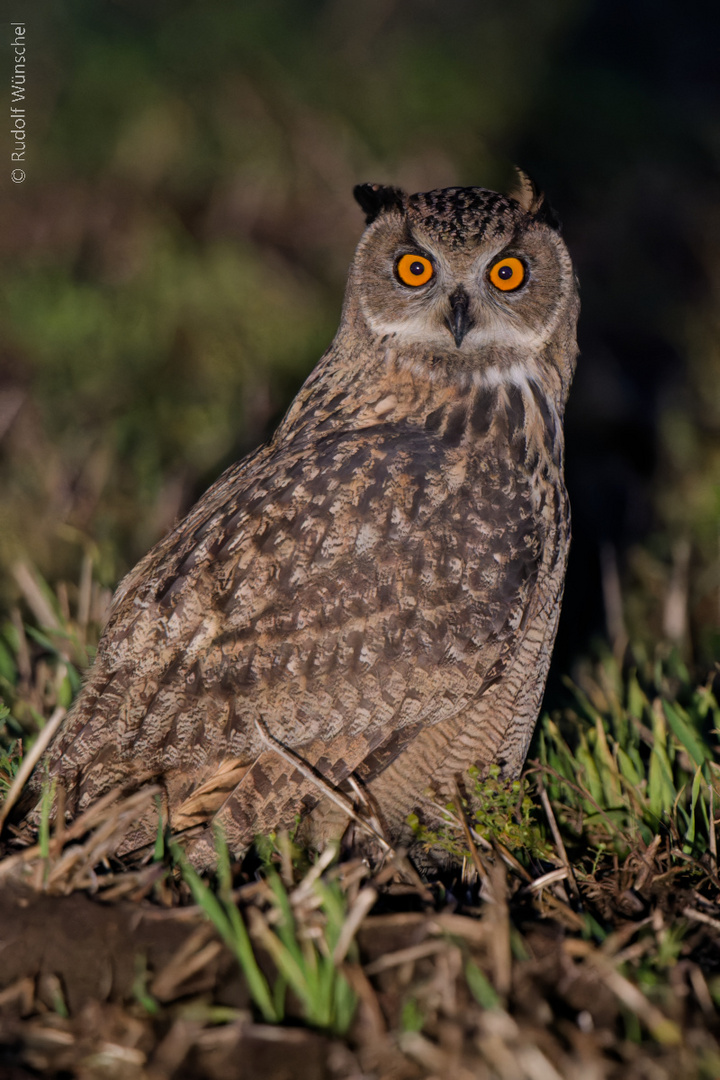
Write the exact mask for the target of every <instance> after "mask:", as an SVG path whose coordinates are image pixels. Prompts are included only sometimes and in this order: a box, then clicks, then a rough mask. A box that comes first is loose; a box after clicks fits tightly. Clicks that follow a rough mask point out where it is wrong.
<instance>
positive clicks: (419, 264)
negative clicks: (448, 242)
mask: <svg viewBox="0 0 720 1080" xmlns="http://www.w3.org/2000/svg"><path fill="white" fill-rule="evenodd" d="M395 273H396V274H397V276H398V278H399V279H400V281H402V283H403V285H411V286H412V287H413V288H417V286H418V285H425V284H427V282H428V281H429V280H430V278H431V277H432V276H433V274H434V273H435V268H434V267H433V264H432V263H431V262H430V260H429V259H426V258H425V256H424V255H402V256H401V257H400V258H399V259H398V262H397V266H396V267H395Z"/></svg>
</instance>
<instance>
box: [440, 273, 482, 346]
mask: <svg viewBox="0 0 720 1080" xmlns="http://www.w3.org/2000/svg"><path fill="white" fill-rule="evenodd" d="M469 308H470V297H469V296H468V294H467V293H466V292H465V290H464V289H463V287H462V285H458V287H457V289H456V290H455V292H454V293H451V295H450V314H449V315H448V317H447V319H446V320H445V323H446V325H447V328H448V330H449V331H450V333H451V334H452V336H453V337H454V338H455V344H456V345H457V346H458V348H460V346H461V345H462V342H463V338H464V337H465V335H466V334H467V332H468V330H470V329H471V328H472V327H473V326H474V325H475V324H474V322H473V320H472V319H471V317H470V311H469Z"/></svg>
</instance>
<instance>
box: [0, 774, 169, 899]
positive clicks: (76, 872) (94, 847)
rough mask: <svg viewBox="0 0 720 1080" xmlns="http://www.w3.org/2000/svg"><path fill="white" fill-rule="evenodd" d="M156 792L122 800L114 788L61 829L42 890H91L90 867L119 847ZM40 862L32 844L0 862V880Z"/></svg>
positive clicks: (92, 874) (38, 850) (38, 851)
mask: <svg viewBox="0 0 720 1080" xmlns="http://www.w3.org/2000/svg"><path fill="white" fill-rule="evenodd" d="M159 792H160V789H159V788H158V787H156V786H155V785H152V786H149V787H145V788H141V789H140V791H136V792H134V793H133V794H132V795H128V796H127V797H126V798H122V789H121V788H116V789H115V790H114V791H110V792H108V793H107V795H104V796H103V797H102V799H98V801H97V802H96V803H95V804H94V805H93V806H91V807H90V808H89V809H88V810H86V811H85V813H84V814H82V815H81V816H80V817H79V818H76V819H75V821H73V822H72V823H71V824H70V825H69V826H67V828H66V829H65V830H64V842H65V848H64V850H63V852H62V854H61V855H60V857H59V859H58V861H57V862H55V863H52V862H51V866H50V871H49V873H48V876H47V881H46V884H45V887H46V888H47V889H50V890H51V891H58V892H63V893H66V894H67V893H69V892H72V891H73V890H74V889H81V888H86V887H88V886H89V887H91V888H93V889H94V888H95V886H96V877H95V872H94V868H95V867H96V866H97V865H98V863H100V862H102V861H103V860H104V859H105V858H106V857H107V856H108V855H110V854H113V852H114V851H115V850H116V849H117V848H118V847H119V846H120V844H121V842H122V840H123V839H124V838H125V836H126V835H127V833H128V831H129V830H130V828H131V827H132V826H133V825H134V824H135V822H136V821H137V818H138V816H140V815H141V814H142V813H144V812H147V811H148V810H149V809H150V807H151V806H152V805H153V804H154V801H155V797H156V796H157V795H158V794H159ZM86 833H89V836H88V838H87V840H86V841H85V843H84V844H82V845H78V846H71V847H68V844H70V843H71V841H73V840H76V839H77V838H78V837H81V836H84V835H85V834H86ZM43 862H44V860H43V853H42V850H41V845H40V844H33V845H32V846H31V847H27V848H25V849H24V850H23V851H19V852H17V853H16V854H13V855H8V856H7V857H6V858H5V859H2V860H1V861H0V879H2V878H3V877H11V876H13V875H16V874H17V873H19V872H20V871H24V872H27V870H28V868H31V867H32V865H33V863H35V864H36V865H42V864H43Z"/></svg>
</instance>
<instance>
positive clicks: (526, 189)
mask: <svg viewBox="0 0 720 1080" xmlns="http://www.w3.org/2000/svg"><path fill="white" fill-rule="evenodd" d="M515 172H516V173H517V180H516V182H515V186H514V187H513V188H512V190H511V191H510V192H508V194H509V196H510V198H511V199H515V201H516V202H518V203H520V206H521V207H522V209H523V210H524V211H525V213H526V214H530V215H531V216H532V217H534V218H535V220H536V221H542V222H543V223H544V224H545V225H549V226H550V227H551V228H552V229H559V228H560V221H559V218H558V216H557V214H556V213H555V211H554V210H553V209H552V207H551V206H550V204H549V203H548V202H547V200H546V198H545V196H544V194H543V193H542V191H540V188H539V187H538V186H537V184H536V183H535V181H534V180H533V179H532V177H530V176H528V174H527V173H526V172H523V170H522V169H519V168H518V166H517V165H516V166H515Z"/></svg>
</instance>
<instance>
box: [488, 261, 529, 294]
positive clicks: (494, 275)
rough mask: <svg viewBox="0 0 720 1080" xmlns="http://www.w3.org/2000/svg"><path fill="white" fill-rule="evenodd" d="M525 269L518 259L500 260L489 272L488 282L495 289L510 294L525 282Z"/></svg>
mask: <svg viewBox="0 0 720 1080" xmlns="http://www.w3.org/2000/svg"><path fill="white" fill-rule="evenodd" d="M525 276H526V275H525V267H524V266H523V264H522V263H521V262H520V260H519V259H516V258H514V257H513V258H509V259H500V261H499V262H496V263H495V265H494V266H493V267H492V269H491V270H490V280H491V281H492V283H493V285H494V286H495V288H496V289H502V291H503V292H512V290H513V289H519V288H520V286H521V285H522V284H523V282H524V281H525Z"/></svg>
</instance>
